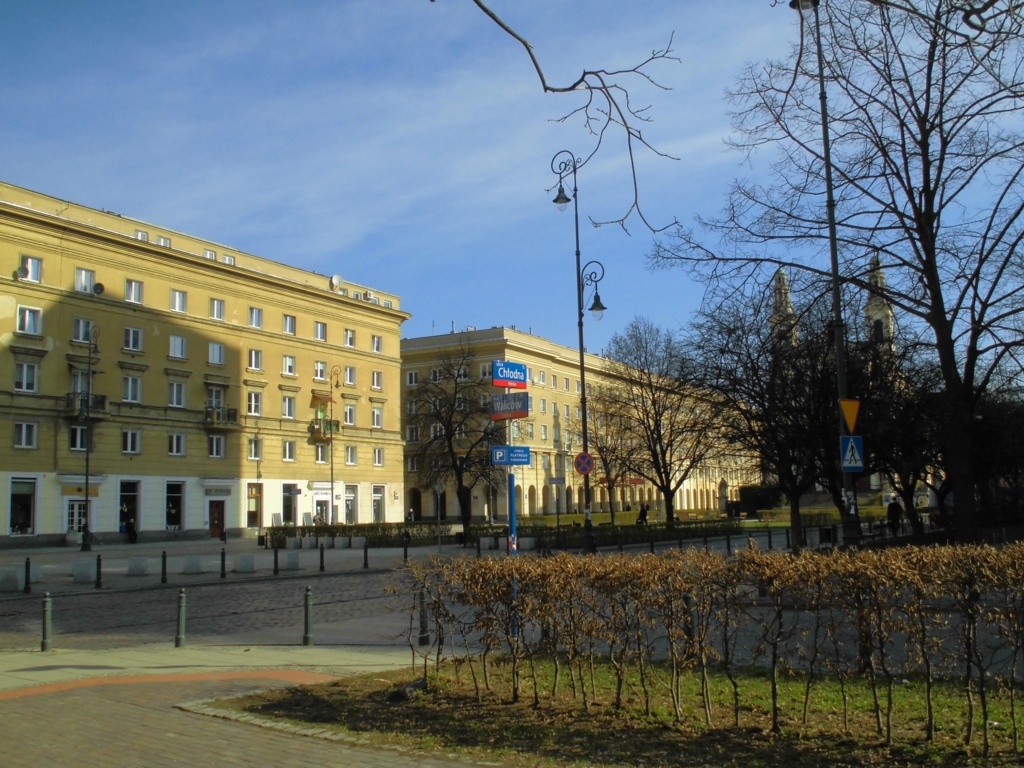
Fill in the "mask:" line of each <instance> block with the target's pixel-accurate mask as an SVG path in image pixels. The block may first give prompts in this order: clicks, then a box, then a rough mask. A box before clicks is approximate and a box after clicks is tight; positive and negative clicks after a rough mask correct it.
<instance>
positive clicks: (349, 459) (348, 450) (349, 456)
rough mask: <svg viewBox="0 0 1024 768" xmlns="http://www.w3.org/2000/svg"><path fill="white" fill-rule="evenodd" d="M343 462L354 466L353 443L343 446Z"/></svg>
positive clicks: (354, 449)
mask: <svg viewBox="0 0 1024 768" xmlns="http://www.w3.org/2000/svg"><path fill="white" fill-rule="evenodd" d="M345 463H346V464H349V465H351V466H355V463H356V447H355V446H354V445H346V446H345Z"/></svg>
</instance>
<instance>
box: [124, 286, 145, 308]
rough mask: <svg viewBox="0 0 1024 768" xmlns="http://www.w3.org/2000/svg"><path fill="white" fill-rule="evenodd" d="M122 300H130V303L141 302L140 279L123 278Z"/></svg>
mask: <svg viewBox="0 0 1024 768" xmlns="http://www.w3.org/2000/svg"><path fill="white" fill-rule="evenodd" d="M124 300H125V301H128V302H131V303H132V304H141V303H142V281H141V280H125V281H124Z"/></svg>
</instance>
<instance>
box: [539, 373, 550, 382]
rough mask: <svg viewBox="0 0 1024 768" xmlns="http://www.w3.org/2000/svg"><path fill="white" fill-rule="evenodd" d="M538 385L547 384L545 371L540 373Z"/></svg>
mask: <svg viewBox="0 0 1024 768" xmlns="http://www.w3.org/2000/svg"><path fill="white" fill-rule="evenodd" d="M540 383H541V384H547V383H548V373H547V371H540Z"/></svg>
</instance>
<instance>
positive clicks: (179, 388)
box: [167, 381, 185, 408]
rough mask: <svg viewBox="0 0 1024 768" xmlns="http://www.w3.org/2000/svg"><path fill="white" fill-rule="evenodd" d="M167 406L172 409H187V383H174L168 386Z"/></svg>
mask: <svg viewBox="0 0 1024 768" xmlns="http://www.w3.org/2000/svg"><path fill="white" fill-rule="evenodd" d="M167 405H169V406H170V407H171V408H184V407H185V382H183V381H172V382H170V383H169V384H168V385H167Z"/></svg>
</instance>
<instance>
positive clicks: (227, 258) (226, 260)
mask: <svg viewBox="0 0 1024 768" xmlns="http://www.w3.org/2000/svg"><path fill="white" fill-rule="evenodd" d="M220 260H221V261H223V262H224V263H225V264H229V265H230V264H234V263H235V257H234V256H228V255H227V254H226V253H225V254H222V255H221V259H220Z"/></svg>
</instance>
